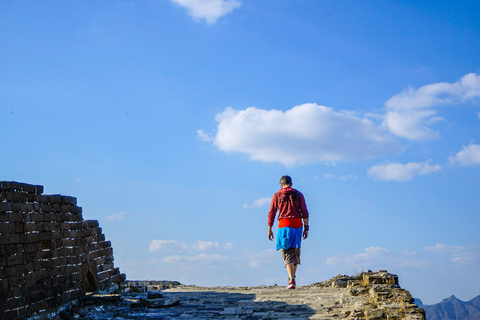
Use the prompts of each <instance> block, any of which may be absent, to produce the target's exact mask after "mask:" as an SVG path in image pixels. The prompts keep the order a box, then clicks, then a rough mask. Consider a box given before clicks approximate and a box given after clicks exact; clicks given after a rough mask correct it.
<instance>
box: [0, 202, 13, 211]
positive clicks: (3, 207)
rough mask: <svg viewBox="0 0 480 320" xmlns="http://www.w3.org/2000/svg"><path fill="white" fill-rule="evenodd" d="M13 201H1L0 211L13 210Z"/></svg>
mask: <svg viewBox="0 0 480 320" xmlns="http://www.w3.org/2000/svg"><path fill="white" fill-rule="evenodd" d="M12 210H13V209H12V203H11V202H0V213H5V212H9V211H12Z"/></svg>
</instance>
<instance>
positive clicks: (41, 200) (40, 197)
mask: <svg viewBox="0 0 480 320" xmlns="http://www.w3.org/2000/svg"><path fill="white" fill-rule="evenodd" d="M35 201H36V202H38V203H40V204H47V203H48V197H47V196H45V195H42V194H37V195H35Z"/></svg>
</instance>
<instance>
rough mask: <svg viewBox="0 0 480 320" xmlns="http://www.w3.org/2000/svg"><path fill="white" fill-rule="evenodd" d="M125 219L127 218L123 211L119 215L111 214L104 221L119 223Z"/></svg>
mask: <svg viewBox="0 0 480 320" xmlns="http://www.w3.org/2000/svg"><path fill="white" fill-rule="evenodd" d="M123 217H125V212H123V211H122V212H120V213H118V214H111V215H109V216H108V217H105V218H104V219H105V220H108V221H118V220H121V219H123Z"/></svg>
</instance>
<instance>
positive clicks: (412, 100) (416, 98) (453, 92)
mask: <svg viewBox="0 0 480 320" xmlns="http://www.w3.org/2000/svg"><path fill="white" fill-rule="evenodd" d="M476 97H480V75H477V74H475V73H469V74H466V75H465V76H463V77H462V78H461V79H460V80H459V81H457V82H454V83H448V82H440V83H434V84H429V85H425V86H423V87H420V88H418V89H414V88H413V87H410V88H408V89H406V90H404V91H403V92H401V93H399V94H397V95H395V96H393V97H391V98H390V99H389V100H388V101H387V102H386V103H385V106H386V108H387V113H386V114H385V119H384V125H385V126H386V127H388V129H389V130H390V131H391V132H392V133H393V134H395V135H397V136H398V137H401V138H405V139H409V140H427V139H433V138H436V137H438V136H439V133H438V132H436V131H434V130H432V129H431V128H430V127H429V126H430V125H432V124H433V123H435V122H438V121H440V120H442V118H441V117H439V116H437V111H436V110H435V107H436V106H440V105H447V104H450V105H452V104H458V103H464V102H466V101H467V100H469V99H472V98H476Z"/></svg>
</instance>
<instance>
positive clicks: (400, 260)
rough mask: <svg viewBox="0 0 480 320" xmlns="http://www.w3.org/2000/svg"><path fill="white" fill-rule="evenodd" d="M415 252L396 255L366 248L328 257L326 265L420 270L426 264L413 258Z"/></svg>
mask: <svg viewBox="0 0 480 320" xmlns="http://www.w3.org/2000/svg"><path fill="white" fill-rule="evenodd" d="M415 255H416V253H415V252H412V251H410V252H408V251H406V252H404V253H402V254H398V253H395V252H392V251H390V250H388V249H386V248H382V247H375V246H372V247H368V248H366V249H365V250H364V251H363V252H361V253H358V254H350V255H337V256H332V257H328V258H327V259H326V261H325V264H326V265H329V266H337V265H346V266H351V267H357V266H359V265H361V266H363V267H368V268H374V269H376V268H379V269H383V268H389V267H391V266H395V267H399V266H400V267H404V268H422V267H425V266H427V265H428V263H427V262H426V261H424V260H422V259H417V258H415Z"/></svg>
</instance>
